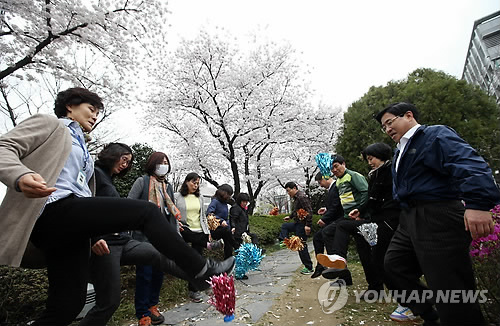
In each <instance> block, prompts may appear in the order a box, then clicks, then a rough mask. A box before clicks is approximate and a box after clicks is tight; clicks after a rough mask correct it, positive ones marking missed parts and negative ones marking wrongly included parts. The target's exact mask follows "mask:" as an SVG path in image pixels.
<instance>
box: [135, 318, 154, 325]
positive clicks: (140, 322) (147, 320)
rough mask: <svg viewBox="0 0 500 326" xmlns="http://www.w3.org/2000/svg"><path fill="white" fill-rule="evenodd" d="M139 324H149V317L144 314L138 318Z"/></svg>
mask: <svg viewBox="0 0 500 326" xmlns="http://www.w3.org/2000/svg"><path fill="white" fill-rule="evenodd" d="M137 325H139V326H151V325H153V324H151V317H149V316H144V317H142V318H141V319H139V323H138V324H137Z"/></svg>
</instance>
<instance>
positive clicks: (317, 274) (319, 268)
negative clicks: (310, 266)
mask: <svg viewBox="0 0 500 326" xmlns="http://www.w3.org/2000/svg"><path fill="white" fill-rule="evenodd" d="M324 270H325V268H324V267H323V266H321V265H320V264H318V265H317V266H316V269H314V273H313V274H312V275H311V278H316V277H320V276H321V273H323V271H324Z"/></svg>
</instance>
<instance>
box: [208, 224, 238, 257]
mask: <svg viewBox="0 0 500 326" xmlns="http://www.w3.org/2000/svg"><path fill="white" fill-rule="evenodd" d="M210 232H211V233H212V238H214V239H216V240H219V239H222V240H224V259H227V258H229V257H231V256H232V255H233V249H236V248H238V247H239V244H238V242H236V240H234V238H233V233H231V229H230V228H229V226H219V227H218V228H217V229H215V230H212V231H210Z"/></svg>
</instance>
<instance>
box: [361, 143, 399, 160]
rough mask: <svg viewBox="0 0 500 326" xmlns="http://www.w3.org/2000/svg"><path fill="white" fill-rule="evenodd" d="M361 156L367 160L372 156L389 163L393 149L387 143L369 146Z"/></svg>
mask: <svg viewBox="0 0 500 326" xmlns="http://www.w3.org/2000/svg"><path fill="white" fill-rule="evenodd" d="M361 155H363V158H364V159H365V160H366V161H368V160H367V159H366V157H367V156H368V155H370V156H375V157H376V158H378V159H379V160H381V161H384V162H385V161H388V160H390V159H391V157H392V148H391V146H389V145H387V144H386V143H375V144H371V145H368V146H367V147H366V148H365V149H364V150H363V151H362V152H361Z"/></svg>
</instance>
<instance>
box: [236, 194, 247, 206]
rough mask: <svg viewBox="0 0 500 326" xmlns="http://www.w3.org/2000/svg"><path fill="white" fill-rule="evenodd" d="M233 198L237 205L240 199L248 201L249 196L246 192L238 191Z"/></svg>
mask: <svg viewBox="0 0 500 326" xmlns="http://www.w3.org/2000/svg"><path fill="white" fill-rule="evenodd" d="M235 200H236V204H238V205H239V204H241V202H242V201H250V196H249V195H248V194H247V193H246V192H240V193H239V194H238V196H236V199H235Z"/></svg>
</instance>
